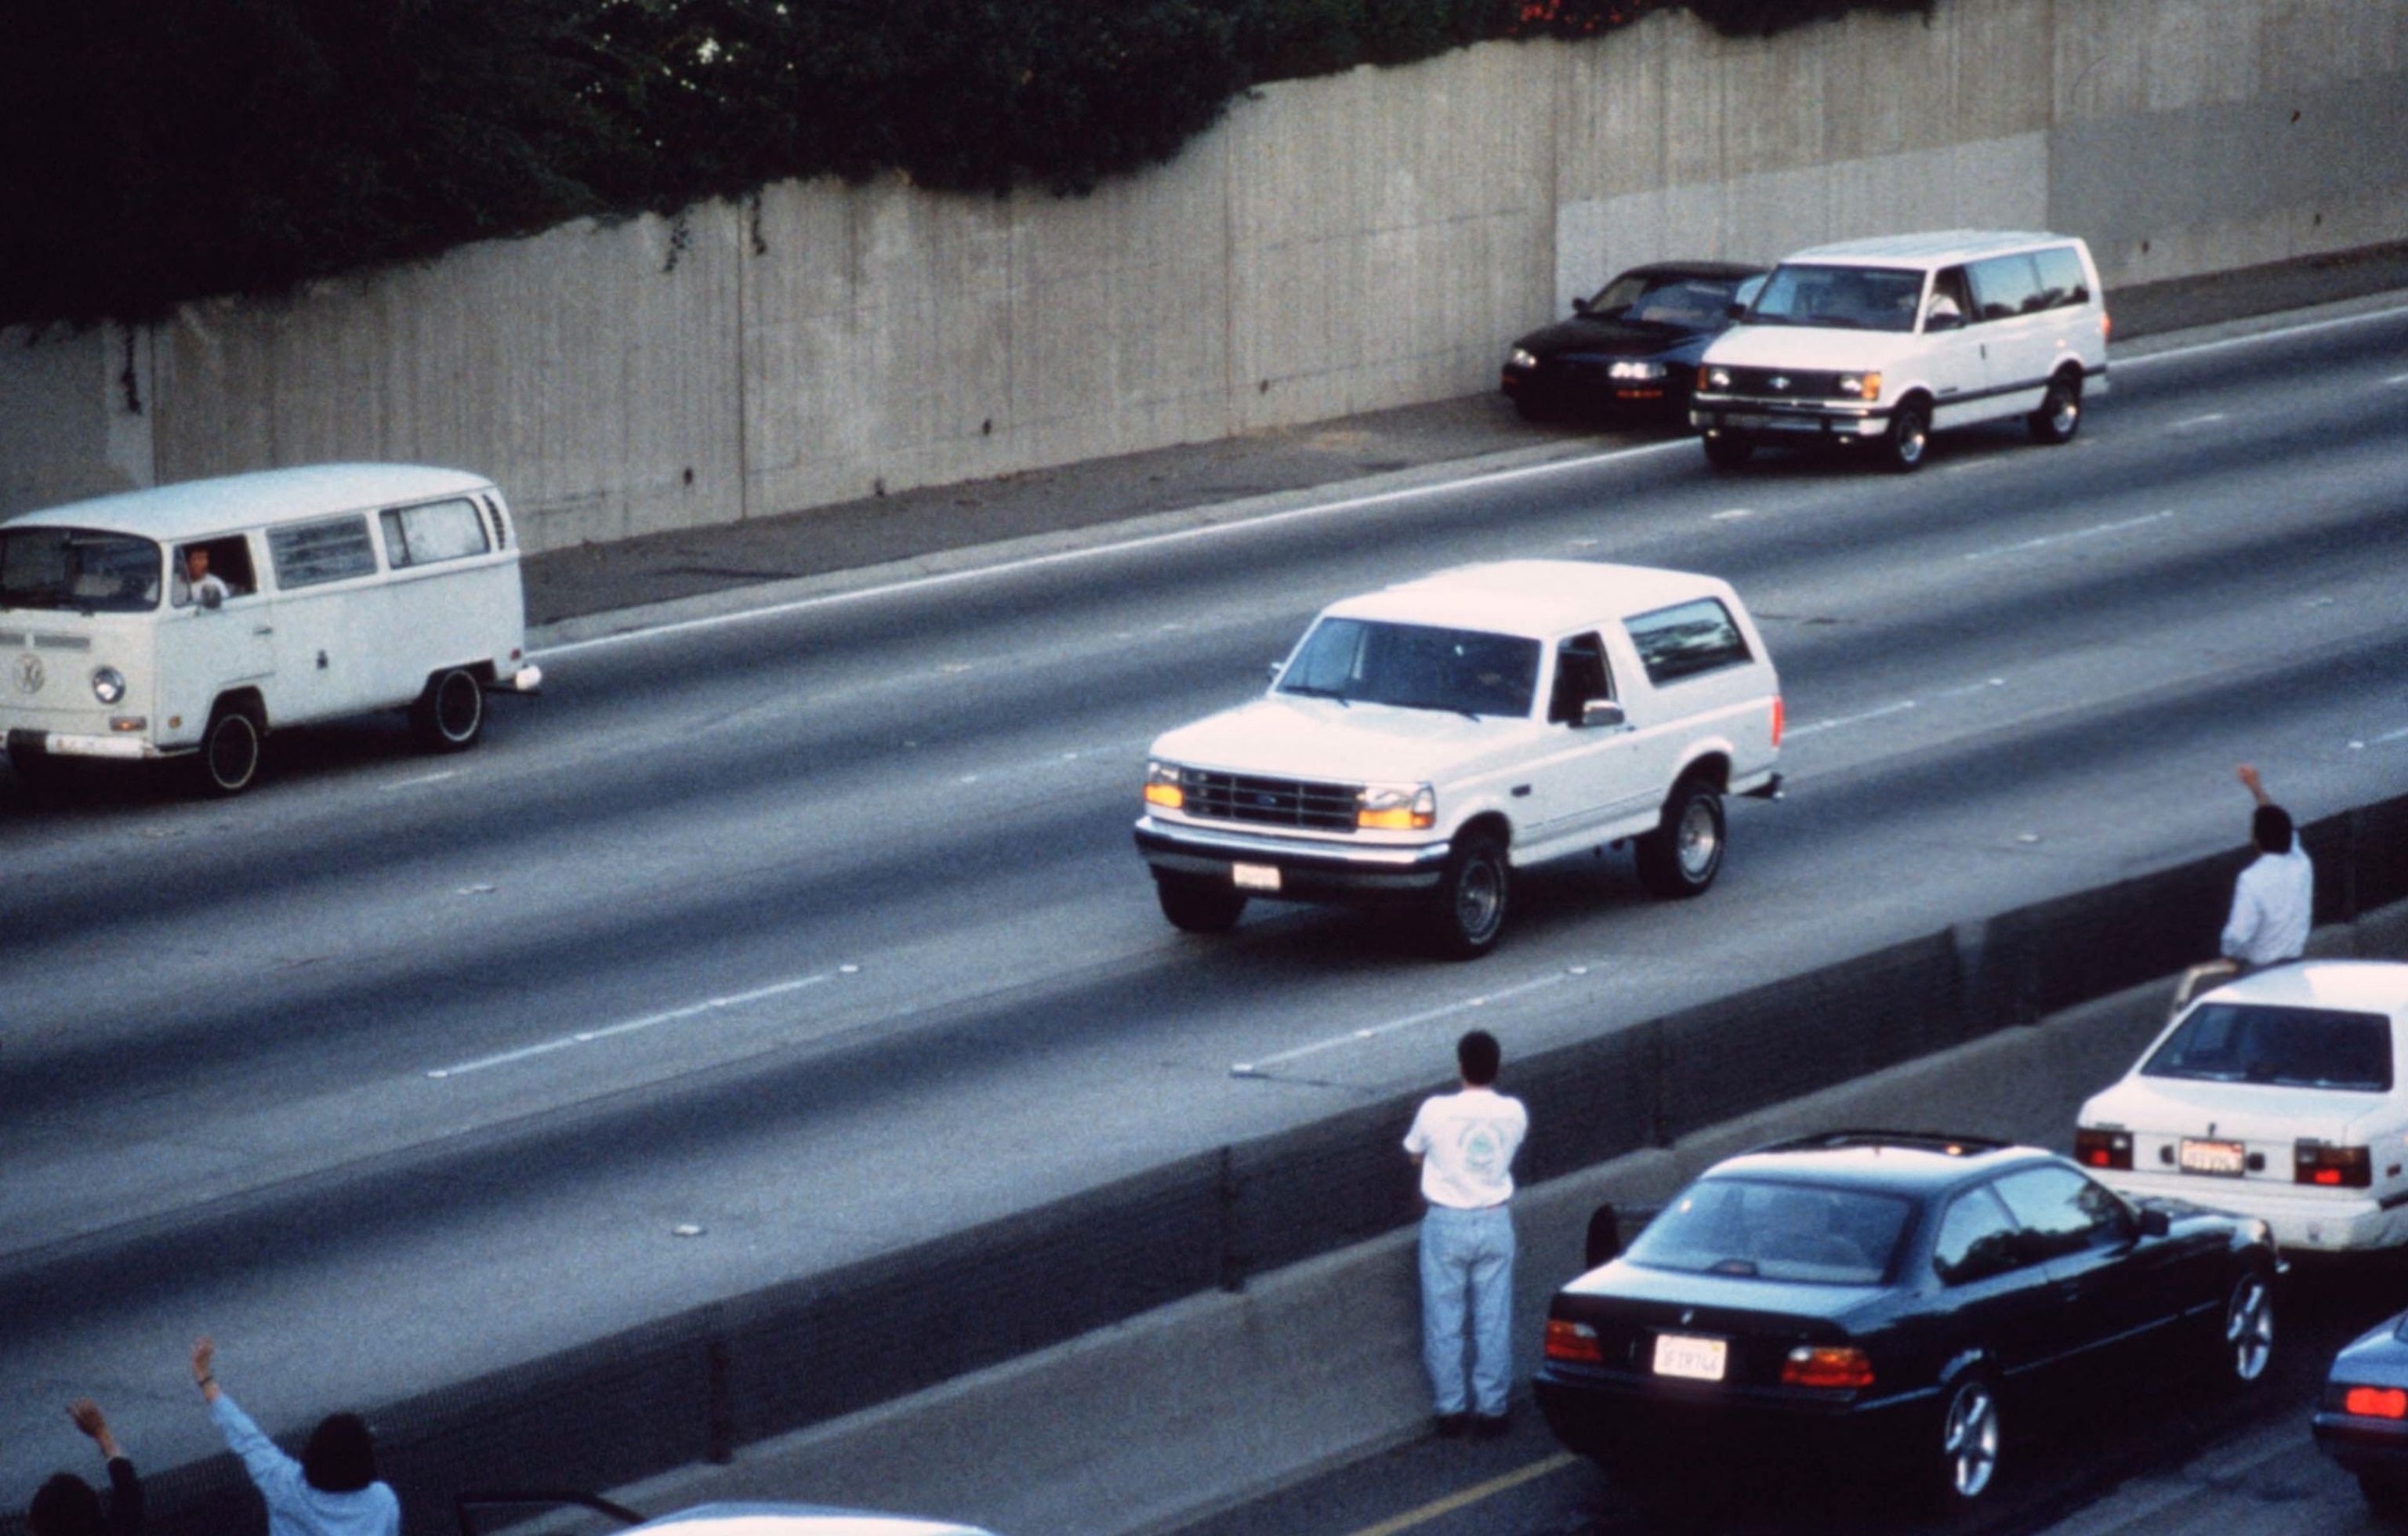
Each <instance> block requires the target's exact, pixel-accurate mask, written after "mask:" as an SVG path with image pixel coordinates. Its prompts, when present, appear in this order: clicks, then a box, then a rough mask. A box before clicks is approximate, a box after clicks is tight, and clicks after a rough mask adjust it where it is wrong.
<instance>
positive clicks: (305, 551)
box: [267, 517, 377, 591]
mask: <svg viewBox="0 0 2408 1536" xmlns="http://www.w3.org/2000/svg"><path fill="white" fill-rule="evenodd" d="M267 553H268V557H269V558H270V559H271V560H273V561H275V562H276V584H277V585H278V586H279V587H281V588H284V589H285V590H288V591H289V590H292V589H293V588H295V587H315V586H318V585H320V584H321V583H322V582H328V581H341V580H343V579H345V578H346V577H349V576H374V575H375V574H376V568H377V563H376V546H375V545H374V544H373V543H372V542H370V540H369V538H368V519H366V518H365V517H349V518H328V519H325V520H324V521H322V522H304V523H296V524H294V526H293V527H290V528H271V529H269V530H268V531H267Z"/></svg>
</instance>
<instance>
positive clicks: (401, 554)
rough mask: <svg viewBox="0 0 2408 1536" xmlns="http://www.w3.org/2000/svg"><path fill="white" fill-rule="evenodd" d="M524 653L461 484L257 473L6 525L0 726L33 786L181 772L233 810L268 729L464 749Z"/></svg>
mask: <svg viewBox="0 0 2408 1536" xmlns="http://www.w3.org/2000/svg"><path fill="white" fill-rule="evenodd" d="M525 645H526V609H525V600H524V597H523V593H522V592H521V590H520V586H519V549H518V545H517V541H516V540H515V539H514V538H513V537H512V536H511V533H510V522H509V511H508V509H507V507H506V506H505V505H504V504H503V501H502V495H501V492H500V491H497V490H495V488H494V486H493V484H492V482H490V481H488V480H485V479H483V478H481V477H480V476H475V475H469V474H466V473H464V472H462V471H459V470H452V469H431V468H424V467H421V466H418V465H412V464H320V465H311V466H308V467H303V468H294V469H275V470H265V471H261V472H259V473H256V474H250V475H234V476H223V477H221V478H217V479H206V480H192V481H187V482H185V483H183V484H180V485H172V486H162V487H159V488H157V489H155V490H149V491H127V492H124V493H122V494H119V495H113V496H102V497H98V498H95V499H93V500H91V501H84V502H76V503H73V504H71V505H65V506H58V507H52V508H50V509H47V510H44V511H39V512H31V513H25V514H22V515H20V516H17V517H14V518H10V519H7V521H5V522H0V665H5V667H6V669H7V670H6V675H5V676H0V731H5V732H6V733H7V735H6V740H7V751H8V761H9V764H10V766H11V767H12V768H14V769H15V771H16V773H17V775H18V777H19V778H20V779H21V780H22V781H24V782H27V783H39V782H42V781H44V780H46V779H53V778H56V777H58V776H59V775H61V773H62V772H63V771H64V770H65V768H66V766H67V765H68V764H69V763H71V762H73V761H77V760H90V759H108V758H114V759H125V760H142V759H150V758H184V759H188V760H189V761H191V763H192V764H193V768H194V769H195V771H196V777H197V780H198V783H199V785H200V787H201V788H202V789H206V790H208V791H209V792H212V793H216V794H225V795H231V794H238V793H240V792H241V791H242V790H243V789H247V788H249V786H250V784H251V780H252V778H253V777H254V776H255V775H257V773H258V771H259V749H260V740H261V738H262V737H263V736H264V735H265V733H266V732H268V731H270V730H272V729H277V728H279V727H283V726H289V725H302V724H307V723H308V722H310V721H313V720H323V719H331V718H337V717H339V716H345V715H357V714H363V713H366V712H367V711H370V710H376V709H386V708H406V709H408V710H409V720H410V725H411V727H412V729H413V731H414V732H415V734H416V735H417V737H418V738H419V740H420V742H421V743H422V744H423V745H424V746H425V747H428V748H430V749H432V750H435V751H444V752H456V751H460V750H462V749H464V748H466V747H472V746H474V745H475V744H476V742H477V740H478V737H479V736H480V734H481V733H482V732H483V729H484V721H485V702H484V693H485V690H488V689H508V690H515V691H520V692H532V691H533V690H535V688H536V687H537V685H538V683H540V682H541V680H542V679H541V675H540V674H539V673H538V670H537V669H536V668H534V667H532V666H530V665H528V664H527V661H526V657H525V648H524V647H525Z"/></svg>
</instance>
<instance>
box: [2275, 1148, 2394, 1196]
mask: <svg viewBox="0 0 2408 1536" xmlns="http://www.w3.org/2000/svg"><path fill="white" fill-rule="evenodd" d="M2291 1182H2292V1183H2293V1184H2315V1185H2322V1186H2323V1187H2325V1188H2329V1189H2365V1188H2372V1186H2373V1184H2374V1157H2373V1154H2372V1153H2371V1152H2369V1151H2368V1150H2367V1149H2366V1148H2365V1147H2363V1146H2328V1145H2325V1144H2324V1143H2322V1142H2301V1143H2300V1144H2299V1145H2297V1146H2296V1147H2294V1148H2293V1149H2292V1153H2291Z"/></svg>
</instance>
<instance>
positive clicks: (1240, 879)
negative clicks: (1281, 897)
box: [1229, 864, 1280, 890]
mask: <svg viewBox="0 0 2408 1536" xmlns="http://www.w3.org/2000/svg"><path fill="white" fill-rule="evenodd" d="M1229 879H1230V880H1231V882H1232V883H1234V884H1235V885H1236V886H1237V888H1238V889H1240V890H1277V889H1279V888H1280V876H1279V866H1278V865H1277V864H1231V865H1230V866H1229Z"/></svg>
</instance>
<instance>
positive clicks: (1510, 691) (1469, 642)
mask: <svg viewBox="0 0 2408 1536" xmlns="http://www.w3.org/2000/svg"><path fill="white" fill-rule="evenodd" d="M1538 683H1539V642H1537V641H1536V640H1528V639H1524V638H1523V637H1522V636H1520V635H1514V634H1488V633H1483V632H1481V631H1479V630H1445V629H1437V628H1433V627H1431V626H1429V625H1425V624H1388V623H1382V622H1379V621H1377V620H1373V619H1323V620H1322V621H1321V622H1320V623H1318V624H1316V625H1314V626H1313V630H1312V633H1311V634H1308V635H1306V636H1305V638H1304V644H1303V645H1302V646H1301V647H1298V648H1297V653H1296V659H1295V660H1294V661H1290V662H1289V663H1288V664H1287V668H1286V670H1284V671H1283V672H1282V673H1281V674H1280V680H1279V691H1280V692H1282V693H1301V694H1307V695H1310V696H1312V697H1315V698H1324V699H1344V700H1347V701H1349V702H1352V703H1361V704H1397V705H1399V706H1401V707H1403V708H1406V709H1444V710H1450V711H1453V712H1454V713H1456V714H1460V715H1527V714H1529V713H1530V702H1531V700H1532V699H1533V697H1535V696H1536V694H1537V691H1538Z"/></svg>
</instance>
